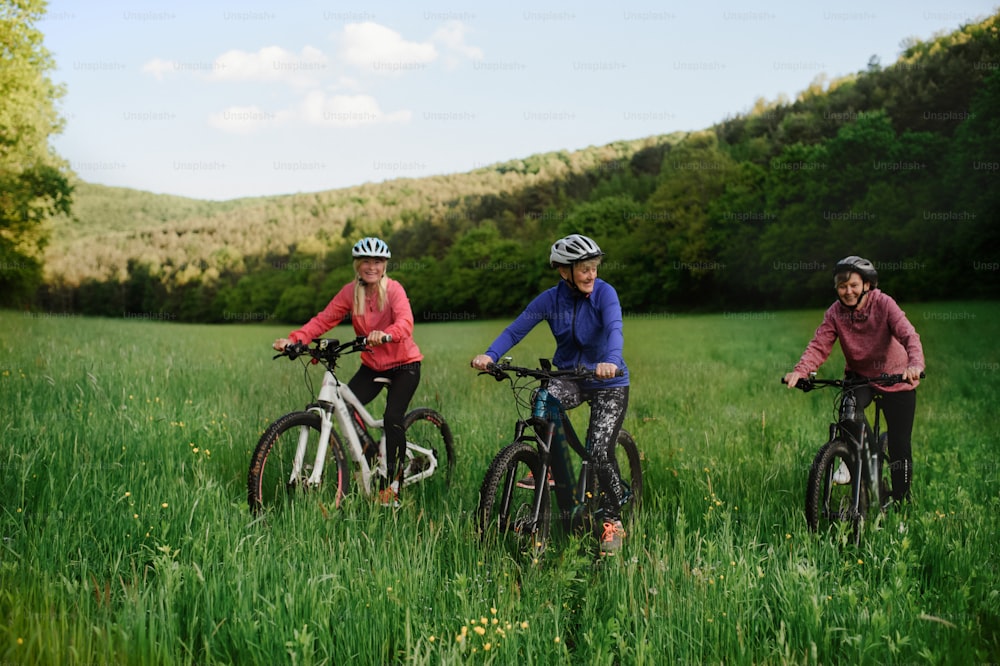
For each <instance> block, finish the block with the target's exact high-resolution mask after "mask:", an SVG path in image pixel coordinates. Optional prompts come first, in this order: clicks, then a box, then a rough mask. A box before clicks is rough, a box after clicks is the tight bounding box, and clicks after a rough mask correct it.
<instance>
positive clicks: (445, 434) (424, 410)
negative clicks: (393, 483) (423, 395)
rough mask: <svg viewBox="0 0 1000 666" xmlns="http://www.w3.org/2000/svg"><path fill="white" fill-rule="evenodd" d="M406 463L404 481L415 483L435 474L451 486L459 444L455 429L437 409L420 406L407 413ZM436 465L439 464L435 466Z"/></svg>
mask: <svg viewBox="0 0 1000 666" xmlns="http://www.w3.org/2000/svg"><path fill="white" fill-rule="evenodd" d="M403 427H404V428H405V430H406V465H405V467H404V468H403V469H404V476H403V483H404V484H411V483H416V482H418V481H423V480H424V479H427V478H430V477H434V478H441V479H443V481H444V485H445V486H450V485H451V475H452V472H453V471H454V469H455V445H454V438H453V437H452V434H451V428H450V427H448V423H447V422H446V421H445V420H444V417H443V416H441V415H440V414H438V413H437V412H436V411H434V410H433V409H430V408H428V407H420V408H418V409H414V410H413V411H412V412H410V413H409V414H407V415H406V418H405V419H404V420H403ZM435 465H436V467H435Z"/></svg>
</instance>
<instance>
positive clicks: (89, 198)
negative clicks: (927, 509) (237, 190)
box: [36, 15, 1000, 322]
mask: <svg viewBox="0 0 1000 666" xmlns="http://www.w3.org/2000/svg"><path fill="white" fill-rule="evenodd" d="M998 29H1000V15H995V16H993V17H990V18H989V19H987V20H984V21H982V22H979V23H974V24H970V25H966V26H963V27H962V28H961V29H959V30H957V31H955V32H953V33H951V34H948V35H942V36H939V37H937V38H935V39H933V40H930V41H928V42H921V41H916V40H914V41H912V42H911V43H909V44H908V45H907V47H906V48H905V50H904V51H903V52H902V54H901V56H900V58H899V59H898V61H897V62H895V63H894V64H892V65H890V66H887V67H883V66H881V64H880V63H878V62H877V61H875V60H874V59H873V60H872V61H871V62H869V63H868V65H867V67H866V68H865V69H864V70H863V71H860V72H858V73H857V74H855V75H852V76H848V77H845V78H842V79H838V80H835V81H830V82H825V81H823V80H817V81H816V82H814V84H813V85H812V86H810V87H809V89H807V90H806V91H804V92H802V93H801V94H800V95H799V96H798V98H797V99H796V100H795V101H794V102H792V101H785V100H782V101H778V102H774V103H768V102H766V101H764V100H760V101H759V102H758V104H757V105H756V106H755V108H754V109H752V110H751V111H750V112H748V113H746V114H741V115H736V116H734V117H732V118H729V119H727V120H726V121H724V122H722V123H720V124H718V125H717V126H714V127H711V128H709V129H706V130H704V131H700V132H692V133H688V134H675V135H669V136H657V137H650V138H648V139H645V140H641V141H631V142H624V141H623V142H618V143H614V144H610V145H607V146H602V147H591V148H588V149H585V150H581V151H576V152H566V151H561V152H556V153H548V154H541V155H535V156H532V157H529V158H527V159H524V160H515V161H512V162H508V163H503V164H497V165H493V166H489V167H484V168H480V169H477V170H475V171H472V172H469V173H467V174H456V175H451V176H438V177H432V178H424V179H415V180H408V179H400V180H394V181H390V182H386V183H382V184H366V185H361V186H358V187H352V188H347V189H342V190H334V191H328V192H320V193H315V194H299V195H289V196H283V197H268V198H259V199H243V200H237V201H229V202H192V201H191V200H184V199H179V198H177V197H164V196H158V195H151V194H146V193H137V192H134V191H129V190H120V189H115V188H105V187H100V186H93V185H86V184H80V185H79V195H78V200H79V204H78V206H77V208H76V217H77V219H78V220H80V222H73V221H71V220H70V219H69V218H62V219H60V220H57V221H56V225H57V227H56V228H57V229H59V230H60V233H59V234H58V236H59V238H60V239H61V240H60V243H59V244H53V247H52V248H51V249H50V252H49V255H48V264H47V284H46V286H45V288H44V289H42V290H40V291H39V293H38V294H37V303H36V305H38V306H39V307H44V308H47V309H53V310H71V311H75V312H81V313H87V314H100V315H109V316H121V315H122V314H123V313H127V314H140V315H144V316H150V317H154V316H155V317H159V318H164V319H177V320H186V321H246V320H258V321H259V320H271V319H277V320H282V321H288V322H297V321H302V320H304V319H306V318H308V317H309V316H311V315H312V314H313V313H315V312H316V311H317V310H318V309H320V308H321V307H322V306H323V305H325V303H326V302H327V300H328V299H329V298H330V297H331V296H332V294H333V293H334V292H335V291H336V289H337V288H338V287H339V286H340V285H342V284H343V283H344V282H346V281H348V280H349V279H350V278H351V268H350V257H349V247H350V244H351V243H352V242H353V241H354V240H356V239H357V238H359V237H361V236H362V235H369V234H374V235H380V236H382V237H383V238H385V239H386V240H387V241H388V242H389V244H390V246H391V248H392V250H393V253H394V255H393V256H394V259H393V262H392V263H391V264H390V274H391V275H392V276H393V277H395V278H397V279H399V280H400V281H402V282H403V283H404V284H405V285H406V287H407V290H408V293H409V295H410V298H411V301H412V302H413V307H414V312H415V314H416V315H417V317H418V319H423V320H438V321H440V320H452V319H469V318H478V317H492V316H499V315H509V314H511V313H513V312H515V311H517V310H518V309H519V308H520V307H522V306H523V305H524V304H525V302H526V301H527V299H528V298H529V297H530V296H531V295H532V294H533V293H534V292H536V291H537V290H538V289H539V287H540V286H543V285H547V284H551V283H552V281H553V276H552V275H551V272H550V271H549V269H547V268H546V266H545V257H546V256H547V248H548V245H549V244H550V243H551V242H552V240H553V239H554V238H556V237H558V236H560V235H563V234H565V233H570V232H582V233H586V234H590V235H592V236H594V237H595V238H596V239H597V240H598V242H599V243H600V244H601V245H602V247H603V248H604V249H605V250H606V251H607V253H608V256H607V261H606V263H605V266H604V267H603V270H602V276H603V277H605V278H606V279H608V280H609V281H611V282H613V283H614V284H615V285H616V287H617V288H618V290H619V293H620V295H621V297H622V301H623V305H624V307H625V308H626V310H627V311H628V312H631V313H635V312H660V311H665V310H732V309H750V308H783V307H801V306H816V305H819V304H822V303H825V302H826V301H828V300H829V299H830V297H831V290H830V276H829V272H830V267H831V265H832V262H834V261H835V260H836V259H838V258H839V257H841V256H844V255H847V254H861V255H865V256H868V257H870V258H871V259H872V260H873V261H875V263H876V265H877V267H878V268H879V271H880V274H881V276H882V285H883V286H885V287H886V289H887V290H889V291H890V292H891V293H892V294H893V295H894V296H896V297H897V298H901V299H906V300H921V299H940V298H952V297H955V296H957V295H961V296H962V297H970V296H971V297H987V296H996V295H997V293H998V287H1000V281H998V279H997V272H998V270H997V269H998V268H1000V265H998V257H1000V253H998V250H1000V245H998V232H997V225H996V222H997V221H998V220H1000V161H998V160H1000V118H998V117H997V114H996V113H995V110H996V109H998V108H1000V71H998V70H1000V35H998ZM98 219H99V220H100V221H99V222H98V221H97V220H98Z"/></svg>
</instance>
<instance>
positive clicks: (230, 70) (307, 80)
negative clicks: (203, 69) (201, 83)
mask: <svg viewBox="0 0 1000 666" xmlns="http://www.w3.org/2000/svg"><path fill="white" fill-rule="evenodd" d="M328 68H329V65H328V60H327V57H326V55H324V54H323V52H322V51H320V50H319V49H317V48H313V47H312V46H306V47H304V48H303V49H302V51H301V53H298V54H296V53H293V52H291V51H287V50H285V49H283V48H281V47H279V46H265V47H264V48H262V49H260V50H259V51H257V52H256V53H248V52H246V51H240V50H239V49H233V50H231V51H226V52H225V53H223V54H222V55H220V56H219V57H218V58H216V59H215V62H214V63H213V64H212V73H211V78H212V79H214V80H217V81H261V82H280V83H288V84H290V85H293V86H299V87H309V86H315V85H317V84H318V82H319V79H321V78H323V77H324V76H325V75H327V74H329V71H328Z"/></svg>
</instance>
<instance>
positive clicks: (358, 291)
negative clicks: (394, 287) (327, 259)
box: [354, 259, 389, 317]
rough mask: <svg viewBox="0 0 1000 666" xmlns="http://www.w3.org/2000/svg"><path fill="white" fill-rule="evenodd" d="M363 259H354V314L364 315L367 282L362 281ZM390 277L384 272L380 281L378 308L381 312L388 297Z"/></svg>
mask: <svg viewBox="0 0 1000 666" xmlns="http://www.w3.org/2000/svg"><path fill="white" fill-rule="evenodd" d="M361 261H362V260H361V259H355V260H354V275H355V278H356V279H355V280H354V314H355V315H357V316H359V317H360V316H362V315H363V314H364V313H365V283H364V282H362V281H361V273H360V272H359V271H358V268H359V267H360V266H361ZM388 280H389V278H388V277H386V274H385V273H384V272H383V273H382V277H381V278H379V281H378V310H379V312H381V311H382V310H384V309H385V302H386V300H387V299H388V290H387V287H386V285H387V284H388Z"/></svg>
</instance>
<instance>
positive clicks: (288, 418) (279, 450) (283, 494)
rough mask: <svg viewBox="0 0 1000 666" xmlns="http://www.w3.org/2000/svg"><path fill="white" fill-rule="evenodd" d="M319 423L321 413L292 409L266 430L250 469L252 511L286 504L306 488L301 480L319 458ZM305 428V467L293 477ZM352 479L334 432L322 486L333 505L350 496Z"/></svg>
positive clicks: (254, 454) (260, 510) (257, 512)
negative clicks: (317, 453)
mask: <svg viewBox="0 0 1000 666" xmlns="http://www.w3.org/2000/svg"><path fill="white" fill-rule="evenodd" d="M320 425H321V420H320V416H319V414H316V413H314V412H291V413H289V414H285V415H284V416H282V417H281V418H279V419H278V420H276V421H275V422H274V423H272V424H271V425H270V426H268V428H267V430H265V431H264V434H263V435H261V438H260V441H259V442H258V443H257V447H256V448H255V449H254V452H253V456H252V457H251V458H250V471H249V473H248V475H247V502H248V503H249V504H250V511H251V512H252V513H253V514H255V515H256V514H259V513H261V512H263V511H268V510H278V509H281V508H284V507H287V506H288V505H289V504H290V503H291V502H292V501H293V500H294V498H295V497H296V495H301V494H302V493H303V492H305V491H306V490H307V489H305V488H304V487H303V483H302V482H304V481H305V480H306V479H307V478H308V477H309V474H310V473H311V471H312V463H313V462H314V461H315V459H316V448H317V446H318V445H319V435H320ZM303 428H305V429H306V430H307V432H308V433H309V440H308V445H307V447H306V454H305V459H304V467H303V469H302V473H301V474H300V476H299V478H298V479H296V480H292V479H291V474H292V460H293V458H294V456H295V451H296V448H297V446H298V441H299V434H300V433H301V432H302V429H303ZM350 478H351V474H350V468H349V466H348V465H347V461H346V459H345V458H344V452H343V448H342V447H341V445H340V440H339V438H338V437H337V433H336V432H335V431H331V432H330V443H329V446H328V447H327V459H326V462H325V463H324V468H323V483H322V484H321V486H320V488H322V489H323V490H322V492H323V493H324V497H331V503H332V504H333V506H335V507H339V506H340V504H341V501H342V500H343V498H344V496H345V495H347V492H348V488H349V486H350ZM331 488H332V492H331V491H330V489H331Z"/></svg>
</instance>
